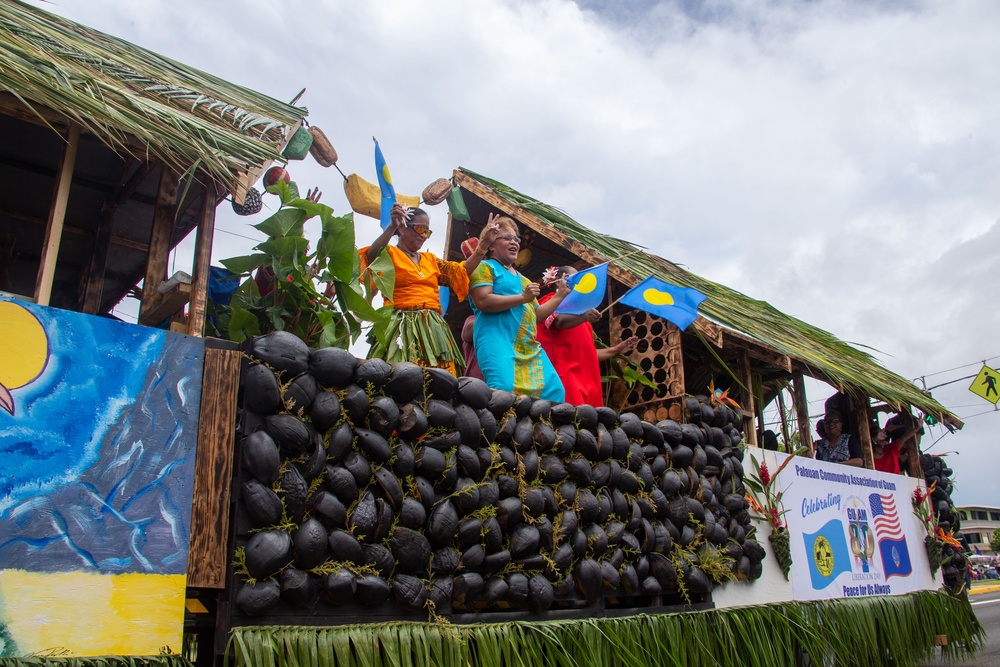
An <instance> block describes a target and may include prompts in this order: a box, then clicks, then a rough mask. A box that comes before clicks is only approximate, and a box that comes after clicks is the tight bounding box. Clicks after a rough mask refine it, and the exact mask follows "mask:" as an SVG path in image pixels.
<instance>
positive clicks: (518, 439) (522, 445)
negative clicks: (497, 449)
mask: <svg viewBox="0 0 1000 667" xmlns="http://www.w3.org/2000/svg"><path fill="white" fill-rule="evenodd" d="M534 428H535V424H534V423H533V422H532V421H531V418H530V417H522V418H521V419H519V420H518V421H517V426H516V428H515V429H514V438H513V444H514V449H516V450H517V451H518V452H520V453H522V454H523V453H524V452H526V451H528V450H529V449H531V447H532V444H533V441H532V430H533V429H534Z"/></svg>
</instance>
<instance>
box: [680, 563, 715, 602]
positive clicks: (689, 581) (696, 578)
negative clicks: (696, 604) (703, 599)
mask: <svg viewBox="0 0 1000 667" xmlns="http://www.w3.org/2000/svg"><path fill="white" fill-rule="evenodd" d="M684 585H685V586H686V587H687V590H688V592H689V593H694V594H696V595H705V594H707V593H711V592H712V580H711V578H709V576H708V575H707V574H705V572H704V571H703V570H702V569H701V568H698V567H692V568H691V569H689V570H686V571H685V572H684Z"/></svg>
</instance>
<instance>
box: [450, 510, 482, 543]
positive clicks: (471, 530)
mask: <svg viewBox="0 0 1000 667" xmlns="http://www.w3.org/2000/svg"><path fill="white" fill-rule="evenodd" d="M456 536H457V537H458V544H459V546H460V547H461V548H462V549H468V548H469V547H471V546H472V545H473V544H481V543H482V541H483V521H482V519H479V518H477V517H474V516H469V517H465V518H464V519H462V520H461V521H459V522H458V531H457V533H456Z"/></svg>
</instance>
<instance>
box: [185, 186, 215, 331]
mask: <svg viewBox="0 0 1000 667" xmlns="http://www.w3.org/2000/svg"><path fill="white" fill-rule="evenodd" d="M214 236H215V187H214V186H210V187H207V188H205V192H204V194H203V195H202V201H201V214H200V215H199V216H198V239H197V241H195V246H194V281H193V283H194V284H193V285H192V286H191V287H192V289H191V307H190V309H189V310H188V323H187V332H188V334H189V335H191V336H199V337H201V336H204V335H205V307H206V305H207V302H208V276H209V272H210V271H211V264H212V239H213V238H214Z"/></svg>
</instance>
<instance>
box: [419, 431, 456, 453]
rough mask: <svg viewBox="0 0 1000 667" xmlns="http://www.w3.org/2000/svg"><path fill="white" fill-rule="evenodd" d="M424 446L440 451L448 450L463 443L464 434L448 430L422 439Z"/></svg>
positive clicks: (421, 442)
mask: <svg viewBox="0 0 1000 667" xmlns="http://www.w3.org/2000/svg"><path fill="white" fill-rule="evenodd" d="M420 444H422V445H423V446H424V447H431V448H433V449H436V450H438V451H439V452H447V451H449V450H452V449H456V448H458V446H459V445H460V444H462V436H461V434H459V432H458V431H448V432H447V433H442V434H440V435H435V436H434V437H432V438H424V439H423V440H421V441H420Z"/></svg>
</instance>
